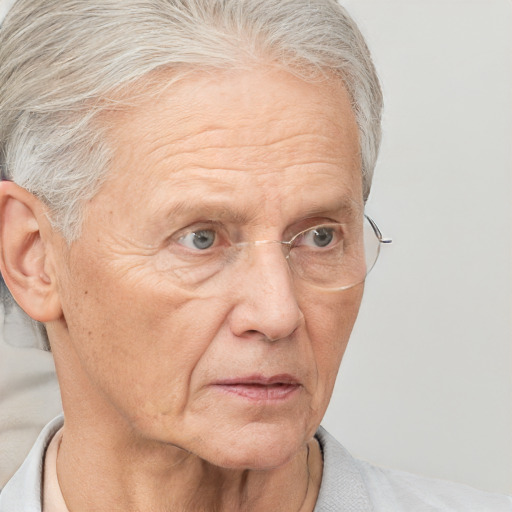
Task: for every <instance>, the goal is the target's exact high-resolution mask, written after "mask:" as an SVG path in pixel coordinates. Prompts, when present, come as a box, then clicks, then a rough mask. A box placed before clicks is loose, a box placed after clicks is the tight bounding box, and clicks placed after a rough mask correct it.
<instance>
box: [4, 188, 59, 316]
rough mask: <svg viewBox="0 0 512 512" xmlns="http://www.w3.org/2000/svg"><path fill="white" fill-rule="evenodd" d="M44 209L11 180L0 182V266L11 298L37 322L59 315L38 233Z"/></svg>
mask: <svg viewBox="0 0 512 512" xmlns="http://www.w3.org/2000/svg"><path fill="white" fill-rule="evenodd" d="M45 211H46V209H45V206H44V205H43V204H42V203H41V201H40V200H39V199H37V198H36V197H35V196H33V195H32V194H31V193H30V192H27V191H26V190H25V189H23V188H21V187H19V186H18V185H16V184H15V183H12V182H5V181H4V182H2V183H0V269H1V272H2V276H3V278H4V280H5V282H6V284H7V286H8V287H9V290H10V291H11V293H12V295H13V296H14V298H15V300H16V301H17V302H18V304H19V305H20V306H21V307H22V308H23V309H24V310H25V312H26V313H27V314H28V315H30V316H31V317H32V318H33V319H34V320H37V321H39V322H50V321H52V320H56V319H58V318H59V317H60V316H61V314H62V311H61V306H60V299H59V297H58V293H57V289H56V286H55V284H56V283H55V278H54V276H53V275H52V273H53V265H52V259H51V254H50V253H49V247H48V244H47V243H45V242H47V241H45V240H44V237H43V235H42V233H43V227H47V224H48V220H47V218H46V215H45ZM43 224H44V226H43Z"/></svg>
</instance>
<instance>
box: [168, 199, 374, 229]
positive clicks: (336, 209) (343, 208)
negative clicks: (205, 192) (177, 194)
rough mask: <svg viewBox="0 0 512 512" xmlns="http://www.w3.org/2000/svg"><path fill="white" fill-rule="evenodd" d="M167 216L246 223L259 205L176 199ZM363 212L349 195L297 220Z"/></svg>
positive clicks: (361, 204)
mask: <svg viewBox="0 0 512 512" xmlns="http://www.w3.org/2000/svg"><path fill="white" fill-rule="evenodd" d="M166 209H167V218H170V219H172V218H174V217H179V216H194V215H198V216H204V217H205V218H208V217H211V218H213V219H218V220H222V221H225V222H230V223H233V224H236V225H243V224H247V223H248V222H249V221H250V220H252V219H254V218H255V217H257V215H258V213H259V212H260V211H261V205H260V204H257V205H254V206H249V205H247V204H245V205H241V206H240V205H236V206H235V205H233V204H230V203H229V202H226V200H225V199H219V200H215V199H212V198H209V199H208V200H207V201H204V202H201V201H198V202H197V203H195V204H191V202H190V201H186V200H178V201H176V202H173V203H172V204H171V205H167V207H166ZM363 212H364V204H363V203H362V202H361V203H360V202H358V201H357V200H355V199H354V198H353V197H351V196H349V195H344V196H342V197H339V198H335V200H333V201H328V202H322V203H321V204H318V205H312V206H311V207H309V208H306V209H304V210H303V211H301V212H300V214H299V216H298V218H297V220H301V219H307V218H313V217H315V216H323V215H328V214H330V213H337V214H340V213H341V214H343V215H344V216H347V217H348V218H354V217H358V216H361V215H362V214H363Z"/></svg>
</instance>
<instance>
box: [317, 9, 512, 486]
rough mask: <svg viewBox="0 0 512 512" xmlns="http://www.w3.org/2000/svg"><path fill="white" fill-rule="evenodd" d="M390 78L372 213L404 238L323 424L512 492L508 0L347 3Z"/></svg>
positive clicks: (377, 452) (367, 310)
mask: <svg viewBox="0 0 512 512" xmlns="http://www.w3.org/2000/svg"><path fill="white" fill-rule="evenodd" d="M343 4H344V5H346V6H347V8H348V9H349V10H350V12H351V13H352V14H353V15H354V17H355V18H356V20H357V21H358V22H359V23H360V24H361V25H362V29H363V31H364V33H365V35H366V36H367V38H368V40H369V44H370V46H371V48H372V50H373V53H374V56H375V60H376V64H377V66H378V69H379V74H380V76H381V78H382V81H383V86H384V94H385V101H386V110H385V119H384V132H385V138H384V143H383V149H382V153H381V158H380V161H379V164H378V168H377V171H376V179H375V182H374V189H373V192H372V196H371V199H370V201H369V205H368V212H369V213H370V214H371V215H372V216H373V217H374V218H375V219H376V220H377V221H378V223H379V224H380V225H381V228H382V230H383V231H384V234H386V235H389V236H391V237H393V238H394V245H393V246H390V247H385V249H386V251H385V254H383V255H382V259H381V260H380V261H379V262H378V263H377V266H376V268H375V269H374V270H373V272H372V274H371V275H370V277H369V278H368V281H367V289H366V296H365V300H364V303H363V307H362V311H361V314H360V318H359V320H358V324H357V325H356V329H355V332H354V335H353V337H352V340H351V343H350V346H349V350H348V352H347V354H346V358H345V360H344V362H343V364H342V368H341V374H340V377H339V379H338V383H337V388H336V392H335V396H334V398H333V401H332V404H331V407H330V410H329V412H328V414H327V417H326V420H325V421H324V425H325V426H327V428H328V429H329V430H330V431H332V432H333V433H334V434H335V435H336V436H337V437H338V438H339V439H340V440H342V441H343V442H344V444H345V445H346V446H347V447H348V448H349V449H350V450H351V451H352V452H353V453H355V454H357V455H358V456H360V457H361V458H365V459H367V460H370V461H373V462H375V463H378V464H380V465H383V466H390V467H395V468H401V469H405V470H408V471H413V472H417V473H420V474H425V475H431V476H437V477H442V478H447V479H451V480H455V481H460V482H466V483H468V484H471V485H474V486H477V487H480V488H483V489H488V490H494V491H501V492H509V493H510V492H512V400H511V399H512V377H511V375H512V371H511V370H512V353H511V352H512V347H511V338H512V322H511V312H512V293H511V290H512V286H511V285H512V267H511V261H512V258H511V248H512V244H511V242H512V226H511V224H512V222H511V220H512V217H511V196H512V186H511V170H512V151H511V147H512V66H511V57H512V28H511V27H512V2H510V1H507V0H386V1H382V0H348V1H344V2H343Z"/></svg>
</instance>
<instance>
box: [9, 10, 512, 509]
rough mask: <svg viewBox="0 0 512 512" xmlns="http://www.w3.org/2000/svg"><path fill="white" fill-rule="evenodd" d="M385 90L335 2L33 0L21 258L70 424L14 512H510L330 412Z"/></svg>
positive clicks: (18, 174) (13, 90)
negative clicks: (383, 462) (381, 456)
mask: <svg viewBox="0 0 512 512" xmlns="http://www.w3.org/2000/svg"><path fill="white" fill-rule="evenodd" d="M380 112H381V94H380V89H379V85H378V80H377V77H376V75H375V71H374V68H373V65H372V62H371V59H370V56H369V53H368V50H367V48H366V46H365V43H364V41H363V38H362V36H361V34H360V33H359V31H358V29H357V27H356V26H355V25H354V23H353V22H352V20H351V19H350V18H349V17H348V15H347V13H346V12H345V11H344V10H343V9H342V8H341V7H340V6H339V5H338V4H337V3H336V2H335V1H334V0H137V1H135V0H101V1H97V0H83V1H82V0H17V2H15V3H14V5H13V6H12V8H11V10H10V12H9V13H8V15H7V17H6V19H5V22H4V25H3V27H2V30H1V34H0V141H1V144H2V146H1V152H0V155H1V159H2V160H1V165H2V172H3V176H4V179H5V181H4V182H3V183H2V185H1V188H0V219H1V221H0V243H1V252H0V254H1V258H0V262H1V270H2V275H3V277H4V280H5V283H6V284H7V286H8V288H9V290H10V292H11V293H12V296H13V297H14V299H15V300H16V301H17V303H18V304H19V305H20V306H21V308H23V310H24V311H25V312H26V313H27V314H28V315H29V316H30V317H31V318H33V319H34V320H36V321H38V322H40V323H42V324H44V325H45V327H46V332H47V335H48V339H49V344H50V346H51V351H52V354H53V357H54V360H55V366H56V370H57V375H58V379H59V384H60V388H61V395H62V404H63V410H64V417H58V418H57V419H55V420H54V421H52V422H51V423H50V424H49V425H47V427H45V429H44V430H43V432H42V433H41V435H40V437H39V438H38V440H37V442H36V444H35V446H34V447H33V449H32V451H31V453H30V454H29V456H28V458H27V459H26V461H25V463H24V464H23V466H22V467H21V468H20V470H19V471H18V473H17V474H16V475H15V476H14V477H13V479H12V480H11V481H10V482H9V483H8V484H7V486H6V487H5V488H4V490H3V491H2V493H1V494H0V511H1V512H7V511H15V510H23V511H40V510H47V511H57V512H61V511H63V512H65V511H71V512H74V511H88V510H90V511H102V510H105V511H114V510H122V511H180V512H181V511H195V512H198V511H269V510H272V511H290V512H292V511H293V512H294V511H303V512H304V511H308V512H311V511H313V510H315V511H342V510H354V511H366V510H368V511H370V510H393V511H398V510H407V511H414V510H461V511H465V512H466V511H468V510H487V511H492V510H496V511H498V510H499V511H504V510H512V502H511V501H510V499H509V498H507V497H500V496H494V495H489V494H486V493H481V492H479V491H473V490H468V489H465V488H459V487H458V486H453V485H451V484H442V483H437V482H431V481H426V480H422V479H419V478H416V477H412V476H410V475H403V474H400V473H394V472H391V471H382V470H378V469H376V468H373V467H371V466H369V465H367V464H365V463H362V462H358V461H356V460H354V459H353V458H351V456H350V455H349V454H348V453H347V452H346V451H345V450H344V449H343V448H342V447H341V446H340V445H339V444H338V443H337V442H336V441H335V440H334V439H333V438H331V437H330V436H329V434H328V433H327V432H325V431H324V430H322V429H321V428H320V427H319V425H320V422H321V420H322V417H323V415H324V413H325V410H326V408H327V405H328V402H329V399H330V396H331V392H332V388H333V385H334V381H335V378H336V374H337V371H338V368H339V365H340V362H341V358H342V356H343V353H344V350H345V347H346V345H347V342H348V338H349V335H350V332H351V329H352V326H353V324H354V322H355V319H356V316H357V312H358V308H359V304H360V301H361V297H362V293H363V283H364V279H365V276H366V274H367V272H368V271H369V270H370V268H371V266H372V265H373V263H374V262H375V260H376V258H377V255H378V251H379V247H380V245H381V243H382V242H384V241H385V240H383V239H382V236H381V234H380V232H379V230H378V228H377V227H376V225H375V223H374V222H373V221H372V220H371V219H369V218H368V217H366V216H365V214H364V204H365V201H366V198H367V197H368V194H369V190H370V183H371V177H372V172H373V168H374V165H375V160H376V157H377V152H378V146H379V138H380Z"/></svg>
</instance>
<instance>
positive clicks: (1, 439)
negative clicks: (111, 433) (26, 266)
mask: <svg viewBox="0 0 512 512" xmlns="http://www.w3.org/2000/svg"><path fill="white" fill-rule="evenodd" d="M2 1H3V0H0V4H2ZM0 279H1V278H0ZM2 286H4V285H0V294H1V293H2V292H3V290H2V289H1V287H2ZM43 346H44V342H43V340H42V339H41V337H40V334H39V332H38V331H37V329H36V328H35V325H34V323H33V322H32V321H31V320H30V319H29V318H28V317H27V316H26V315H25V314H24V313H23V312H22V311H21V309H20V308H19V307H18V306H16V305H15V304H11V305H10V306H6V305H5V304H4V302H3V297H1V298H0V489H1V488H2V487H3V486H4V485H5V484H6V483H7V481H8V480H9V479H10V478H11V477H12V476H13V475H14V473H15V472H16V471H17V469H18V468H19V466H20V463H21V461H22V460H24V459H25V457H26V456H27V454H28V452H29V451H30V449H31V447H32V446H33V444H34V441H35V440H36V439H37V436H38V435H39V432H41V429H42V428H43V427H44V426H45V425H46V424H47V423H48V422H49V421H50V420H51V419H52V418H55V416H57V414H60V413H61V412H62V405H61V400H60V393H59V385H58V383H57V376H56V375H55V366H54V364H53V357H52V354H51V353H50V352H46V351H44V350H42V348H43Z"/></svg>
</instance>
